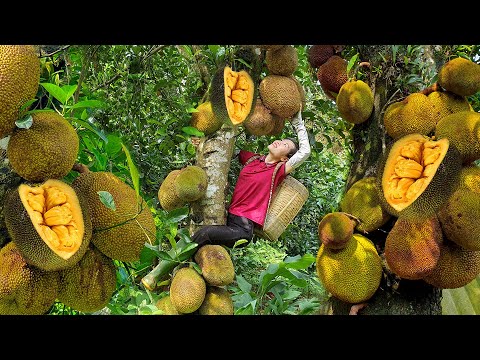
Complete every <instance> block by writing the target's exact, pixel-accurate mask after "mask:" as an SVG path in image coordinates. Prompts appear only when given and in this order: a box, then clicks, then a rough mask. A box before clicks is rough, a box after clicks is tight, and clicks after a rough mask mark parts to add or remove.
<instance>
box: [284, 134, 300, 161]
mask: <svg viewBox="0 0 480 360" xmlns="http://www.w3.org/2000/svg"><path fill="white" fill-rule="evenodd" d="M285 140H290V141H291V142H292V143H293V146H294V148H293V149H292V150H290V152H289V153H288V154H287V157H288V158H289V159H290V158H291V157H292V156H293V155H295V153H296V152H297V151H298V142H297V140H295V139H292V138H285Z"/></svg>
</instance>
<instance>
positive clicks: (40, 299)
mask: <svg viewBox="0 0 480 360" xmlns="http://www.w3.org/2000/svg"><path fill="white" fill-rule="evenodd" d="M0 279H1V281H0V315H43V314H45V313H46V312H47V311H48V310H49V309H50V307H51V306H52V305H53V304H54V303H55V299H56V297H57V294H58V286H59V277H58V272H56V271H43V270H40V269H38V268H37V267H35V266H31V265H28V264H27V262H26V261H25V258H24V257H23V256H22V254H21V253H20V251H19V250H18V248H17V246H16V245H15V243H14V242H12V241H11V242H9V243H8V244H6V245H5V246H4V247H3V248H1V249H0Z"/></svg>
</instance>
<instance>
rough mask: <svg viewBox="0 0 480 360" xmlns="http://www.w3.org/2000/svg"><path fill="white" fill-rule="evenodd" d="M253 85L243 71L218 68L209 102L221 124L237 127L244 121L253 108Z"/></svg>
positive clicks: (250, 78) (248, 75) (254, 97)
mask: <svg viewBox="0 0 480 360" xmlns="http://www.w3.org/2000/svg"><path fill="white" fill-rule="evenodd" d="M255 93H256V91H255V84H254V82H253V80H252V77H251V76H250V74H249V73H248V72H247V71H245V70H241V71H238V72H237V71H233V70H232V69H231V68H230V67H228V66H225V67H221V68H219V69H218V70H217V71H216V72H215V74H214V76H213V79H212V83H211V96H210V102H211V104H212V109H213V114H214V115H215V116H216V117H217V118H218V119H219V120H220V121H222V122H224V123H227V124H231V125H238V124H241V123H242V122H244V121H245V119H246V118H247V117H248V116H249V115H250V113H251V111H252V110H253V108H254V106H255V103H254V101H255V99H256V96H255V95H256V94H255Z"/></svg>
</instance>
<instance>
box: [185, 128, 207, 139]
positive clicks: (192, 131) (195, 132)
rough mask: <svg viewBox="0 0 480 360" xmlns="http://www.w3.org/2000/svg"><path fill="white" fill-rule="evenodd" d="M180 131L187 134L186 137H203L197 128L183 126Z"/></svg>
mask: <svg viewBox="0 0 480 360" xmlns="http://www.w3.org/2000/svg"><path fill="white" fill-rule="evenodd" d="M182 131H183V132H184V133H185V134H187V135H191V136H198V137H202V136H204V135H205V134H204V133H203V132H201V131H199V130H197V128H195V127H193V126H185V127H183V128H182Z"/></svg>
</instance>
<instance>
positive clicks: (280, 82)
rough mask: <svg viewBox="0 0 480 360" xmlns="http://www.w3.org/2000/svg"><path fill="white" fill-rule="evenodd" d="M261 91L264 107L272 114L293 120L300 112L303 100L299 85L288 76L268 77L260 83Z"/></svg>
mask: <svg viewBox="0 0 480 360" xmlns="http://www.w3.org/2000/svg"><path fill="white" fill-rule="evenodd" d="M259 91H260V97H261V99H262V102H263V105H265V107H267V108H268V109H270V111H271V112H272V114H275V115H278V116H281V117H283V118H291V117H292V116H293V115H295V114H296V113H297V112H298V111H299V110H300V106H301V104H302V99H301V96H300V92H299V91H298V88H297V84H296V83H295V81H294V80H292V79H291V78H289V77H287V76H280V75H268V76H266V77H265V78H263V80H262V81H261V82H260V85H259Z"/></svg>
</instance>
